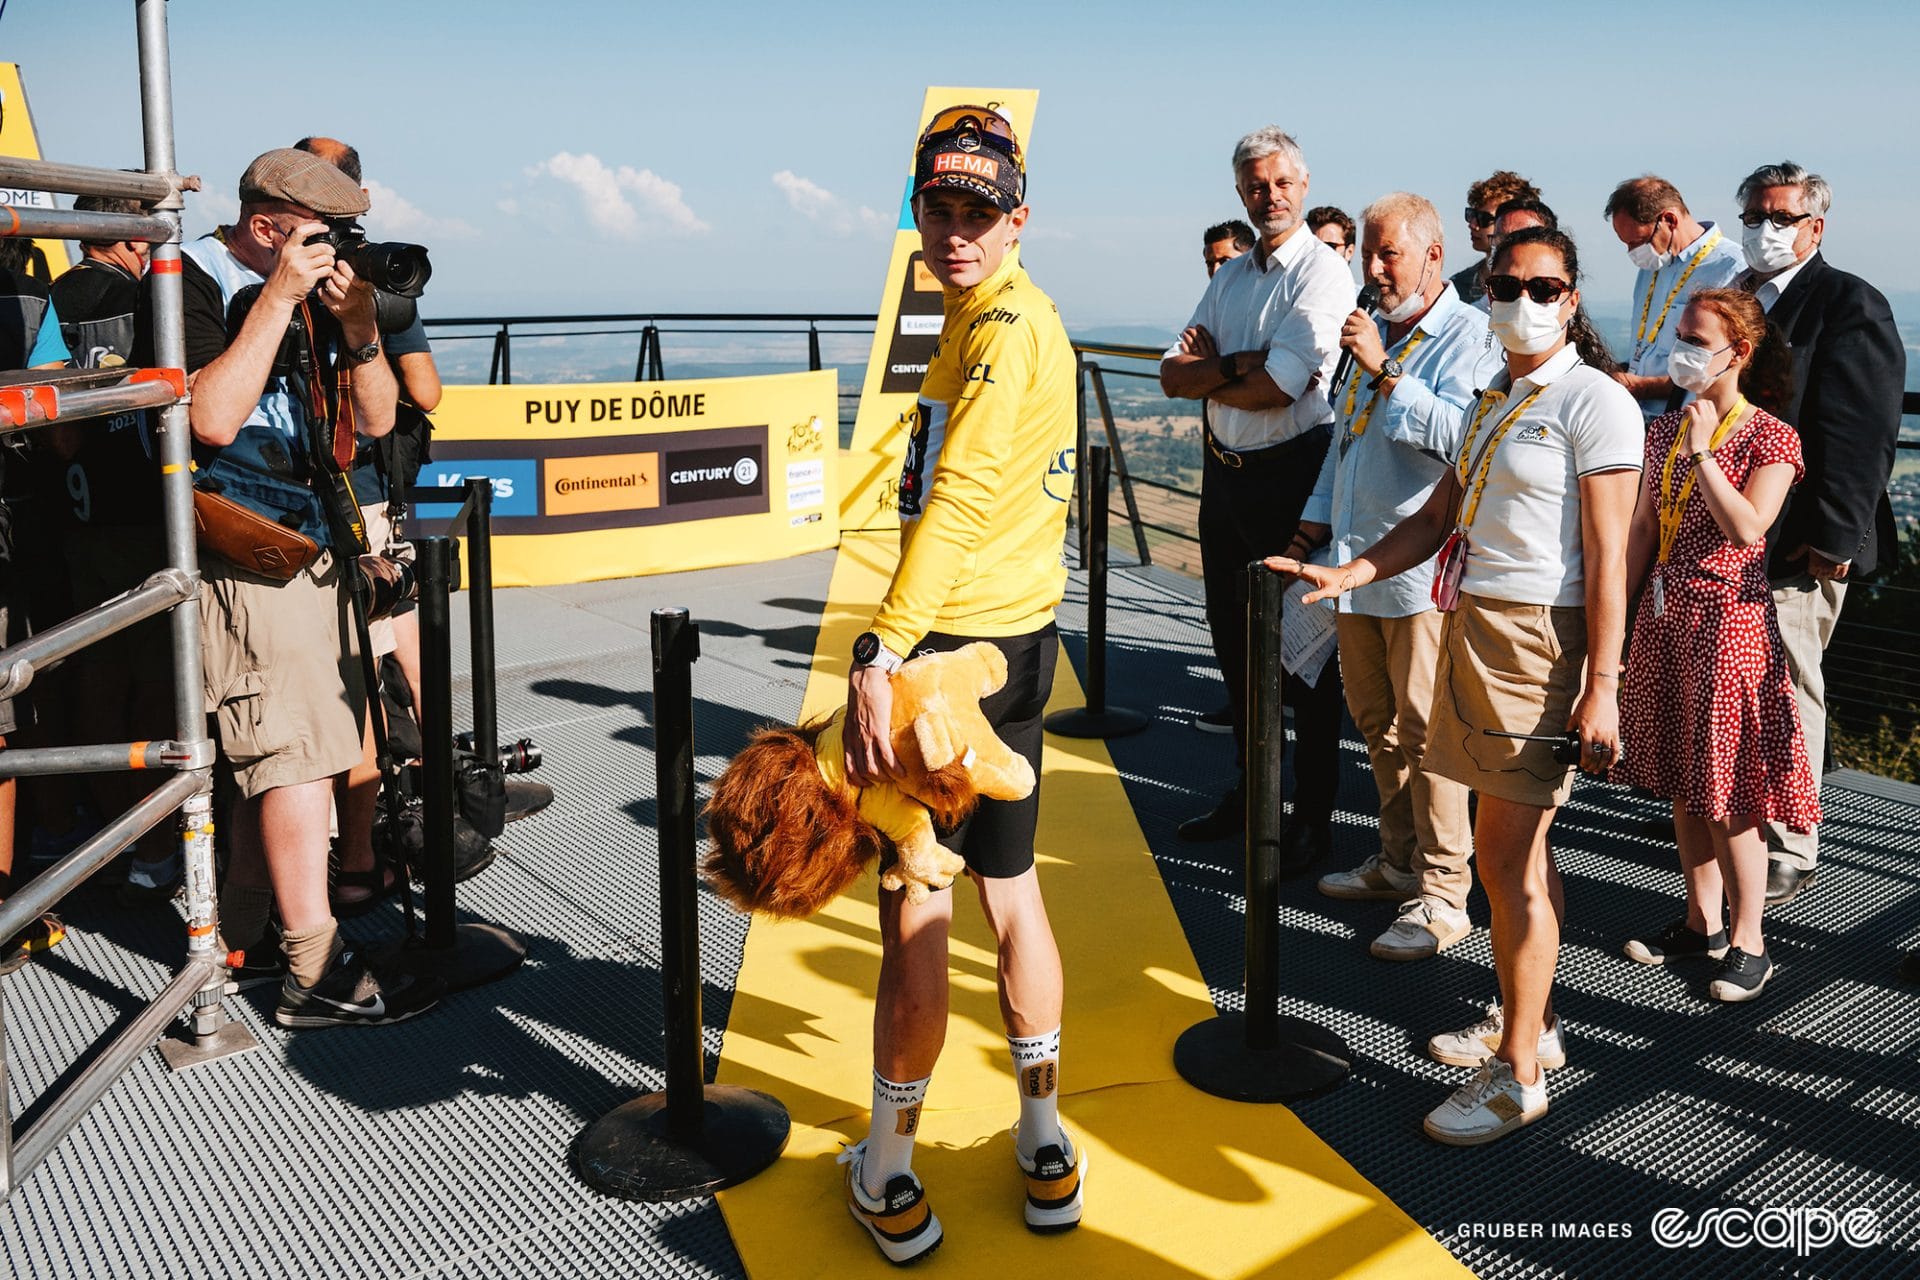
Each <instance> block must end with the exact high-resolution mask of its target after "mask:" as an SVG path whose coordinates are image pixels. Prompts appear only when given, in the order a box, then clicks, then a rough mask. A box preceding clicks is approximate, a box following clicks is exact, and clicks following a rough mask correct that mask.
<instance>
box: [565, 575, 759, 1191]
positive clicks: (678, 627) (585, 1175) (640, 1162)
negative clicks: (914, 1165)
mask: <svg viewBox="0 0 1920 1280" xmlns="http://www.w3.org/2000/svg"><path fill="white" fill-rule="evenodd" d="M699 656H700V637H699V631H698V629H697V628H696V627H695V625H694V623H693V621H692V620H691V619H690V618H689V617H688V616H687V611H686V610H685V609H655V610H654V611H653V726H654V748H653V750H654V766H655V769H656V776H657V778H658V810H657V811H658V813H659V830H660V897H661V902H660V981H661V986H662V988H663V990H664V992H665V995H666V1006H667V1019H666V1021H667V1027H666V1030H667V1061H666V1076H667V1087H666V1089H665V1090H664V1091H662V1092H656V1093H649V1094H647V1095H645V1096H644V1097H640V1098H636V1099H634V1100H633V1101H632V1102H628V1103H624V1104H622V1105H620V1106H618V1107H615V1108H614V1109H613V1110H612V1111H609V1112H608V1113H607V1114H606V1115H604V1116H601V1117H600V1118H599V1119H598V1120H596V1121H594V1122H593V1123H592V1124H590V1125H588V1126H587V1127H586V1128H585V1129H583V1130H581V1131H580V1135H579V1136H578V1137H577V1138H575V1139H574V1141H573V1149H572V1152H571V1157H572V1160H573V1167H574V1170H575V1171H576V1172H577V1173H578V1174H579V1175H580V1177H581V1178H582V1179H583V1180H584V1181H585V1182H586V1183H587V1184H588V1185H589V1186H591V1187H593V1188H594V1189H595V1190H597V1191H602V1192H605V1193H606V1194H608V1195H615V1196H620V1197H622V1198H624V1199H627V1200H650V1201H655V1202H659V1201H668V1200H685V1199H689V1198H691V1197H693V1196H700V1195H707V1194H709V1193H711V1192H714V1191H717V1190H719V1189H720V1188H722V1187H731V1186H733V1185H735V1184H736V1183H741V1182H745V1181H746V1180H747V1179H748V1178H751V1177H752V1176H753V1175H754V1174H756V1173H759V1172H760V1171H761V1170H762V1169H764V1168H766V1167H767V1166H768V1165H770V1164H772V1163H773V1162H774V1161H775V1160H777V1159H779V1157H780V1153H781V1152H782V1151H784V1150H785V1149H786V1146H787V1136H788V1134H789V1132H790V1131H791V1129H792V1122H791V1120H789V1119H788V1117H787V1109H786V1108H785V1107H784V1106H782V1105H781V1104H780V1102H779V1100H778V1099H776V1098H773V1097H771V1096H769V1095H767V1094H764V1093H762V1092H760V1091H759V1090H758V1089H742V1088H739V1087H737V1086H734V1085H719V1084H706V1083H705V1080H706V1057H705V1053H704V1051H703V1049H702V1045H701V1016H700V915H699V880H698V877H697V875H696V872H695V869H694V861H695V858H696V856H697V853H698V849H697V847H696V841H695V838H694V830H693V817H694V799H693V664H694V661H695V660H696V659H697V658H698V657H699Z"/></svg>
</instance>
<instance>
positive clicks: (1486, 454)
mask: <svg viewBox="0 0 1920 1280" xmlns="http://www.w3.org/2000/svg"><path fill="white" fill-rule="evenodd" d="M1545 390H1546V388H1545V387H1535V388H1534V389H1533V390H1532V391H1530V392H1528V393H1527V398H1526V399H1524V400H1522V401H1521V402H1520V407H1519V408H1517V409H1515V410H1514V411H1513V412H1512V413H1510V414H1508V415H1507V416H1506V417H1504V418H1502V419H1501V420H1500V426H1499V428H1498V429H1497V430H1496V431H1495V432H1494V433H1493V438H1492V439H1491V440H1489V441H1487V447H1486V449H1485V450H1484V451H1482V453H1481V455H1480V458H1479V463H1480V474H1479V475H1478V476H1477V477H1475V479H1474V482H1473V492H1472V493H1471V494H1469V495H1468V497H1467V500H1466V502H1465V503H1464V504H1462V506H1461V508H1460V519H1459V521H1458V523H1457V524H1456V526H1455V527H1456V528H1457V529H1458V530H1460V531H1461V532H1465V531H1466V530H1467V529H1470V528H1472V527H1473V517H1474V516H1475V514H1477V513H1478V512H1479V510H1480V495H1481V494H1482V493H1485V492H1486V489H1487V476H1488V474H1489V473H1490V472H1492V470H1493V455H1494V453H1495V452H1496V451H1497V450H1498V449H1499V448H1500V442H1501V441H1502V440H1504V439H1506V436H1507V432H1508V431H1511V430H1512V429H1513V424H1514V423H1516V422H1518V421H1520V418H1521V415H1523V414H1525V413H1526V411H1527V407H1528V406H1529V405H1531V404H1532V403H1533V402H1534V401H1535V400H1538V399H1539V398H1540V393H1541V392H1542V391H1545ZM1506 402H1507V397H1506V395H1505V394H1504V393H1498V392H1493V391H1489V392H1486V393H1484V394H1483V395H1482V396H1481V397H1480V407H1479V409H1477V410H1476V411H1475V412H1474V415H1473V425H1472V426H1470V427H1468V428H1467V439H1466V443H1465V444H1463V445H1461V447H1460V461H1461V463H1462V464H1463V465H1462V469H1461V471H1460V473H1459V474H1460V483H1461V485H1462V486H1464V485H1465V484H1466V483H1467V473H1468V472H1469V471H1472V470H1473V464H1474V458H1473V442H1474V440H1475V439H1477V438H1478V437H1479V435H1480V424H1481V423H1483V422H1485V421H1486V420H1487V415H1488V414H1490V413H1492V412H1493V410H1494V408H1495V406H1497V405H1502V404H1505V403H1506Z"/></svg>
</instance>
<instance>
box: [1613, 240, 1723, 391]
mask: <svg viewBox="0 0 1920 1280" xmlns="http://www.w3.org/2000/svg"><path fill="white" fill-rule="evenodd" d="M1700 226H1701V232H1700V234H1699V235H1697V236H1695V237H1694V238H1693V243H1692V244H1689V245H1687V246H1685V247H1684V248H1681V249H1680V250H1678V251H1677V252H1675V254H1674V255H1673V261H1672V262H1669V263H1668V264H1667V265H1666V266H1664V267H1662V268H1660V269H1659V270H1658V271H1642V272H1640V273H1639V274H1637V275H1635V276H1634V278H1633V293H1632V294H1631V295H1629V297H1630V300H1631V302H1632V304H1633V309H1632V312H1631V313H1630V314H1629V315H1628V316H1627V323H1628V324H1630V325H1631V326H1632V332H1631V333H1630V334H1629V337H1630V338H1631V339H1632V342H1633V354H1632V358H1631V359H1629V360H1628V361H1627V372H1628V373H1633V374H1638V375H1640V376H1641V377H1646V378H1664V377H1666V376H1667V357H1668V356H1670V355H1672V354H1673V344H1674V343H1675V342H1677V341H1678V340H1679V339H1678V337H1677V334H1678V332H1679V329H1680V314H1681V313H1682V312H1683V311H1685V310H1686V309H1687V303H1688V301H1689V300H1690V299H1691V298H1692V297H1693V295H1694V294H1696V293H1698V292H1699V291H1700V290H1702V289H1724V288H1726V287H1727V286H1728V285H1730V284H1732V283H1733V281H1734V277H1735V276H1738V275H1739V274H1740V273H1741V272H1742V271H1744V270H1746V268H1747V259H1746V255H1744V254H1743V253H1741V251H1740V233H1739V228H1738V227H1737V226H1736V227H1735V228H1734V232H1733V234H1731V235H1727V234H1724V233H1723V232H1722V231H1721V229H1720V228H1718V227H1716V226H1715V225H1714V224H1713V223H1711V222H1703V223H1701V224H1700ZM1716 237H1718V238H1717V239H1716ZM1709 246H1711V247H1709ZM1696 257H1697V258H1699V259H1700V262H1699V265H1698V266H1695V267H1694V268H1693V273H1692V274H1691V275H1689V274H1688V273H1687V268H1688V266H1689V265H1691V264H1692V263H1693V260H1694V259H1695V258H1696ZM1682 276H1685V277H1686V284H1685V285H1682V284H1681V283H1680V278H1681V277H1682ZM1669 298H1671V299H1672V300H1673V302H1672V305H1671V306H1669V305H1668V302H1667V300H1668V299H1669ZM1643 317H1644V318H1643ZM1688 399H1692V397H1691V396H1689V397H1688ZM1666 411H1667V397H1665V396H1659V397H1656V398H1652V399H1647V400H1642V401H1641V402H1640V412H1641V415H1642V416H1643V417H1645V418H1646V419H1648V420H1649V421H1651V420H1652V419H1654V418H1657V417H1659V416H1660V415H1661V414H1663V413H1665V412H1666Z"/></svg>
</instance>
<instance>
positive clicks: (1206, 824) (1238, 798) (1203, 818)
mask: <svg viewBox="0 0 1920 1280" xmlns="http://www.w3.org/2000/svg"><path fill="white" fill-rule="evenodd" d="M1246 829H1247V798H1246V795H1245V793H1244V792H1242V791H1241V790H1240V788H1239V786H1238V785H1237V784H1236V785H1235V786H1234V787H1233V788H1232V789H1230V790H1229V791H1228V792H1227V793H1226V794H1225V795H1224V796H1221V797H1220V803H1219V804H1217V805H1215V806H1214V807H1213V808H1212V810H1210V811H1209V812H1207V813H1203V814H1201V815H1200V816H1199V817H1197V818H1188V819H1187V820H1186V821H1185V822H1183V823H1181V824H1180V829H1179V835H1180V838H1181V839H1182V840H1186V841H1190V842H1192V843H1195V844H1199V843H1203V842H1205V841H1209V840H1225V839H1226V838H1228V837H1229V836H1237V835H1239V834H1240V833H1241V832H1242V831H1245V830H1246Z"/></svg>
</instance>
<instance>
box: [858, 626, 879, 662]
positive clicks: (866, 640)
mask: <svg viewBox="0 0 1920 1280" xmlns="http://www.w3.org/2000/svg"><path fill="white" fill-rule="evenodd" d="M879 655H880V637H879V636H877V635H875V634H873V632H871V631H863V632H861V633H860V636H859V638H858V639H856V640H855V641H854V642H853V660H854V661H855V662H872V661H873V660H874V659H875V658H876V657H878V656H879Z"/></svg>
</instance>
